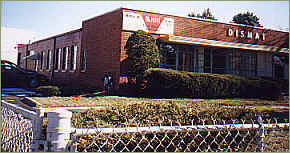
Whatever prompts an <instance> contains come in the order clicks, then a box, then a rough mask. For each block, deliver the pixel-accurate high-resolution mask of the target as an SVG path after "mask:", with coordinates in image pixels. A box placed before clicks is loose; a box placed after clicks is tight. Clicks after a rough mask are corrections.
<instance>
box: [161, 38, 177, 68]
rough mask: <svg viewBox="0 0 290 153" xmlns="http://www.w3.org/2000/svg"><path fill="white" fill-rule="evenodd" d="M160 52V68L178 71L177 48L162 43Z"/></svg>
mask: <svg viewBox="0 0 290 153" xmlns="http://www.w3.org/2000/svg"><path fill="white" fill-rule="evenodd" d="M159 51H160V67H162V68H169V69H174V70H175V69H176V51H177V49H176V46H174V45H170V44H163V43H161V44H160V46H159Z"/></svg>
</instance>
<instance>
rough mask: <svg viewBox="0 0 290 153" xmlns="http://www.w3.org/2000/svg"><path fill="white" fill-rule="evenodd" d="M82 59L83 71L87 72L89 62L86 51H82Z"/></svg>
mask: <svg viewBox="0 0 290 153" xmlns="http://www.w3.org/2000/svg"><path fill="white" fill-rule="evenodd" d="M81 59H82V61H81V62H82V65H81V70H82V71H85V70H86V68H87V63H86V62H87V60H86V51H85V50H83V51H82V55H81Z"/></svg>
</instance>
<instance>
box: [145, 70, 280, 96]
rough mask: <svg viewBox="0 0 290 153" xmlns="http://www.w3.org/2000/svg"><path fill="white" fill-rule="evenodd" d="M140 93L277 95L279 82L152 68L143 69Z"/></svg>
mask: <svg viewBox="0 0 290 153" xmlns="http://www.w3.org/2000/svg"><path fill="white" fill-rule="evenodd" d="M143 78H144V85H143V89H144V93H143V94H144V96H151V97H170V98H172V97H190V98H230V97H243V98H249V97H250V98H268V99H275V98H277V97H278V96H279V93H280V90H281V89H280V88H281V87H280V85H279V83H277V82H275V81H271V80H266V79H262V78H247V77H242V76H236V75H230V74H210V73H194V72H184V71H176V70H171V69H161V68H154V69H149V70H147V71H145V73H144V76H143Z"/></svg>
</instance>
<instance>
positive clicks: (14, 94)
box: [1, 88, 37, 111]
mask: <svg viewBox="0 0 290 153" xmlns="http://www.w3.org/2000/svg"><path fill="white" fill-rule="evenodd" d="M36 95H37V93H36V92H34V91H30V90H26V89H22V88H1V100H4V101H6V102H8V103H11V104H14V105H16V106H19V107H22V108H25V109H27V110H31V111H34V109H33V107H31V106H29V105H26V104H24V103H23V102H22V99H24V97H26V96H36Z"/></svg>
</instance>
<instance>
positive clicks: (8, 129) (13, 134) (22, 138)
mask: <svg viewBox="0 0 290 153" xmlns="http://www.w3.org/2000/svg"><path fill="white" fill-rule="evenodd" d="M7 106H8V105H5V104H3V101H2V104H1V119H2V122H1V126H2V128H1V151H9V152H29V151H31V145H32V138H33V134H32V121H31V120H29V119H25V118H24V117H23V115H22V114H17V113H15V111H14V110H12V109H10V108H9V107H7Z"/></svg>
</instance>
